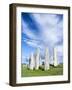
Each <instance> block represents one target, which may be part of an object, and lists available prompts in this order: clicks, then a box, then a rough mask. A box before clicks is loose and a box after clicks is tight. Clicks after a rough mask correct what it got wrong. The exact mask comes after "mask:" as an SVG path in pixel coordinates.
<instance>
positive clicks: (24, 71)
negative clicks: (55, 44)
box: [21, 64, 63, 77]
mask: <svg viewBox="0 0 72 90" xmlns="http://www.w3.org/2000/svg"><path fill="white" fill-rule="evenodd" d="M62 74H63V65H62V64H60V65H58V66H57V67H54V66H50V69H49V70H46V71H44V70H43V67H41V69H39V70H29V69H28V68H27V66H26V65H24V64H22V65H21V76H22V77H31V76H52V75H62Z"/></svg>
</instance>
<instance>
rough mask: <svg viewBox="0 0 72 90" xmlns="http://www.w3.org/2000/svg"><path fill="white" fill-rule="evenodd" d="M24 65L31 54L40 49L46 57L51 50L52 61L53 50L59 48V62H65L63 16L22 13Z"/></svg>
mask: <svg viewBox="0 0 72 90" xmlns="http://www.w3.org/2000/svg"><path fill="white" fill-rule="evenodd" d="M21 29H22V30H21V31H22V33H21V45H22V63H28V58H29V57H30V54H31V53H34V52H35V50H36V48H40V53H41V55H44V51H45V48H46V47H48V48H49V52H50V55H49V56H50V60H51V61H52V55H53V48H54V47H57V52H58V61H59V62H62V60H63V15H62V14H48V13H21Z"/></svg>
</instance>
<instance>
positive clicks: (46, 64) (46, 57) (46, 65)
mask: <svg viewBox="0 0 72 90" xmlns="http://www.w3.org/2000/svg"><path fill="white" fill-rule="evenodd" d="M44 69H45V70H48V69H49V50H48V48H46V50H45V67H44Z"/></svg>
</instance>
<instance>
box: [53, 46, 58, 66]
mask: <svg viewBox="0 0 72 90" xmlns="http://www.w3.org/2000/svg"><path fill="white" fill-rule="evenodd" d="M57 65H58V60H57V48H56V47H55V48H54V66H57Z"/></svg>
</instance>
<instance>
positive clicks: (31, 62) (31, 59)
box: [29, 53, 34, 70]
mask: <svg viewBox="0 0 72 90" xmlns="http://www.w3.org/2000/svg"><path fill="white" fill-rule="evenodd" d="M29 66H30V67H29V68H30V69H31V70H33V68H34V55H33V53H31V57H30V65H29Z"/></svg>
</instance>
